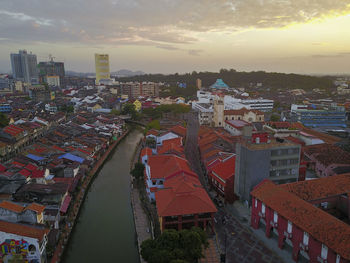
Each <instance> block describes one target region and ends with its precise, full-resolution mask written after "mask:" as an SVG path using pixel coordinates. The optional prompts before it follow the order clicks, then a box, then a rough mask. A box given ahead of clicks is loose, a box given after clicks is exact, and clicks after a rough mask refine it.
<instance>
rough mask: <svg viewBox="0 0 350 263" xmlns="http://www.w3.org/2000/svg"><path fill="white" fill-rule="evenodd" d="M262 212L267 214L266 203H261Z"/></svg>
mask: <svg viewBox="0 0 350 263" xmlns="http://www.w3.org/2000/svg"><path fill="white" fill-rule="evenodd" d="M261 212H262V213H263V214H265V204H261Z"/></svg>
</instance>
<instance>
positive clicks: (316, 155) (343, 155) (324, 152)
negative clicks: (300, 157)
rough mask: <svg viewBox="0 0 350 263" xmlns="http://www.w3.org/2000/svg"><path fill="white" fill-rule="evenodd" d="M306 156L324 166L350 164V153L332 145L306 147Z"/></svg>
mask: <svg viewBox="0 0 350 263" xmlns="http://www.w3.org/2000/svg"><path fill="white" fill-rule="evenodd" d="M304 154H305V155H307V156H308V157H309V158H310V159H315V160H317V162H320V163H322V164H323V165H324V166H326V167H327V166H329V165H331V164H350V153H348V152H345V151H343V150H342V149H341V148H339V147H337V146H334V145H331V144H326V143H323V144H316V145H309V146H305V147H304Z"/></svg>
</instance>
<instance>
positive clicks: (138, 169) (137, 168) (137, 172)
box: [131, 162, 145, 179]
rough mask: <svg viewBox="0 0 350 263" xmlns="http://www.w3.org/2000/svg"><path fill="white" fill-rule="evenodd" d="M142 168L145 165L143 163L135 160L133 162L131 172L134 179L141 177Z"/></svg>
mask: <svg viewBox="0 0 350 263" xmlns="http://www.w3.org/2000/svg"><path fill="white" fill-rule="evenodd" d="M144 169H145V166H144V165H143V163H140V162H137V163H135V166H134V169H132V171H131V174H132V176H134V177H135V178H136V179H139V178H142V177H143V171H144Z"/></svg>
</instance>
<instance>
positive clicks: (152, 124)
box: [146, 120, 160, 130]
mask: <svg viewBox="0 0 350 263" xmlns="http://www.w3.org/2000/svg"><path fill="white" fill-rule="evenodd" d="M151 129H155V130H160V122H159V120H153V121H151V122H150V123H148V124H147V126H146V130H151Z"/></svg>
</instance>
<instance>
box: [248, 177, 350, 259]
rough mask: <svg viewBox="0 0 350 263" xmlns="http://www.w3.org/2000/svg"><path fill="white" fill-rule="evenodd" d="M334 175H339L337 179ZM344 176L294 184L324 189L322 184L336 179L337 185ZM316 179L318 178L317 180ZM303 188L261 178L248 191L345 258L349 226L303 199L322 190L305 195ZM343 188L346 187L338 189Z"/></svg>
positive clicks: (349, 245)
mask: <svg viewBox="0 0 350 263" xmlns="http://www.w3.org/2000/svg"><path fill="white" fill-rule="evenodd" d="M336 177H339V178H341V179H337V178H336ZM345 177H350V174H348V175H335V176H332V177H328V178H322V179H316V180H310V181H304V182H300V183H296V184H302V183H304V184H306V185H307V187H305V188H306V189H307V190H309V189H310V188H312V185H315V187H316V188H317V190H325V191H327V190H326V187H327V184H329V183H330V181H331V179H333V180H335V181H339V182H338V183H339V185H338V183H337V185H338V186H339V187H341V185H340V184H341V183H342V181H343V180H346V181H348V180H349V179H345ZM325 179H329V180H325ZM320 180H322V181H321V182H320ZM320 184H322V185H323V187H322V188H320ZM304 190H305V189H303V187H300V186H298V185H297V186H295V187H294V186H293V184H289V185H288V186H284V185H275V184H274V183H273V182H271V181H269V180H264V181H263V182H262V183H260V184H259V185H258V186H256V187H255V188H254V189H253V191H252V192H251V195H252V196H253V197H255V198H257V199H258V200H260V201H262V202H263V203H264V204H265V205H266V206H268V207H270V208H272V209H273V210H274V211H276V212H277V213H278V214H280V215H281V216H283V217H284V218H286V219H287V220H290V221H291V222H293V224H295V225H296V226H297V227H299V228H300V229H302V230H303V231H305V232H307V233H309V234H310V235H311V236H312V237H313V238H315V239H316V240H318V241H320V242H322V243H323V244H325V245H326V246H327V247H329V248H331V249H332V250H333V251H335V252H336V253H338V254H339V255H341V256H342V257H344V258H345V259H347V260H350V226H349V225H348V224H346V223H344V222H342V221H340V220H339V219H337V218H335V217H333V216H332V215H330V214H328V213H327V212H325V211H323V210H322V209H319V208H317V207H315V206H314V205H313V204H311V203H308V202H307V201H305V200H308V199H313V198H315V197H316V198H318V197H321V196H322V193H320V194H315V193H314V192H313V193H311V194H310V196H309V195H308V194H307V193H305V192H304ZM344 190H346V189H343V190H342V191H344ZM347 192H348V193H349V192H350V188H348V189H347ZM328 194H329V192H327V193H325V196H327V195H328ZM300 196H301V197H303V198H305V200H303V199H302V198H300Z"/></svg>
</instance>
